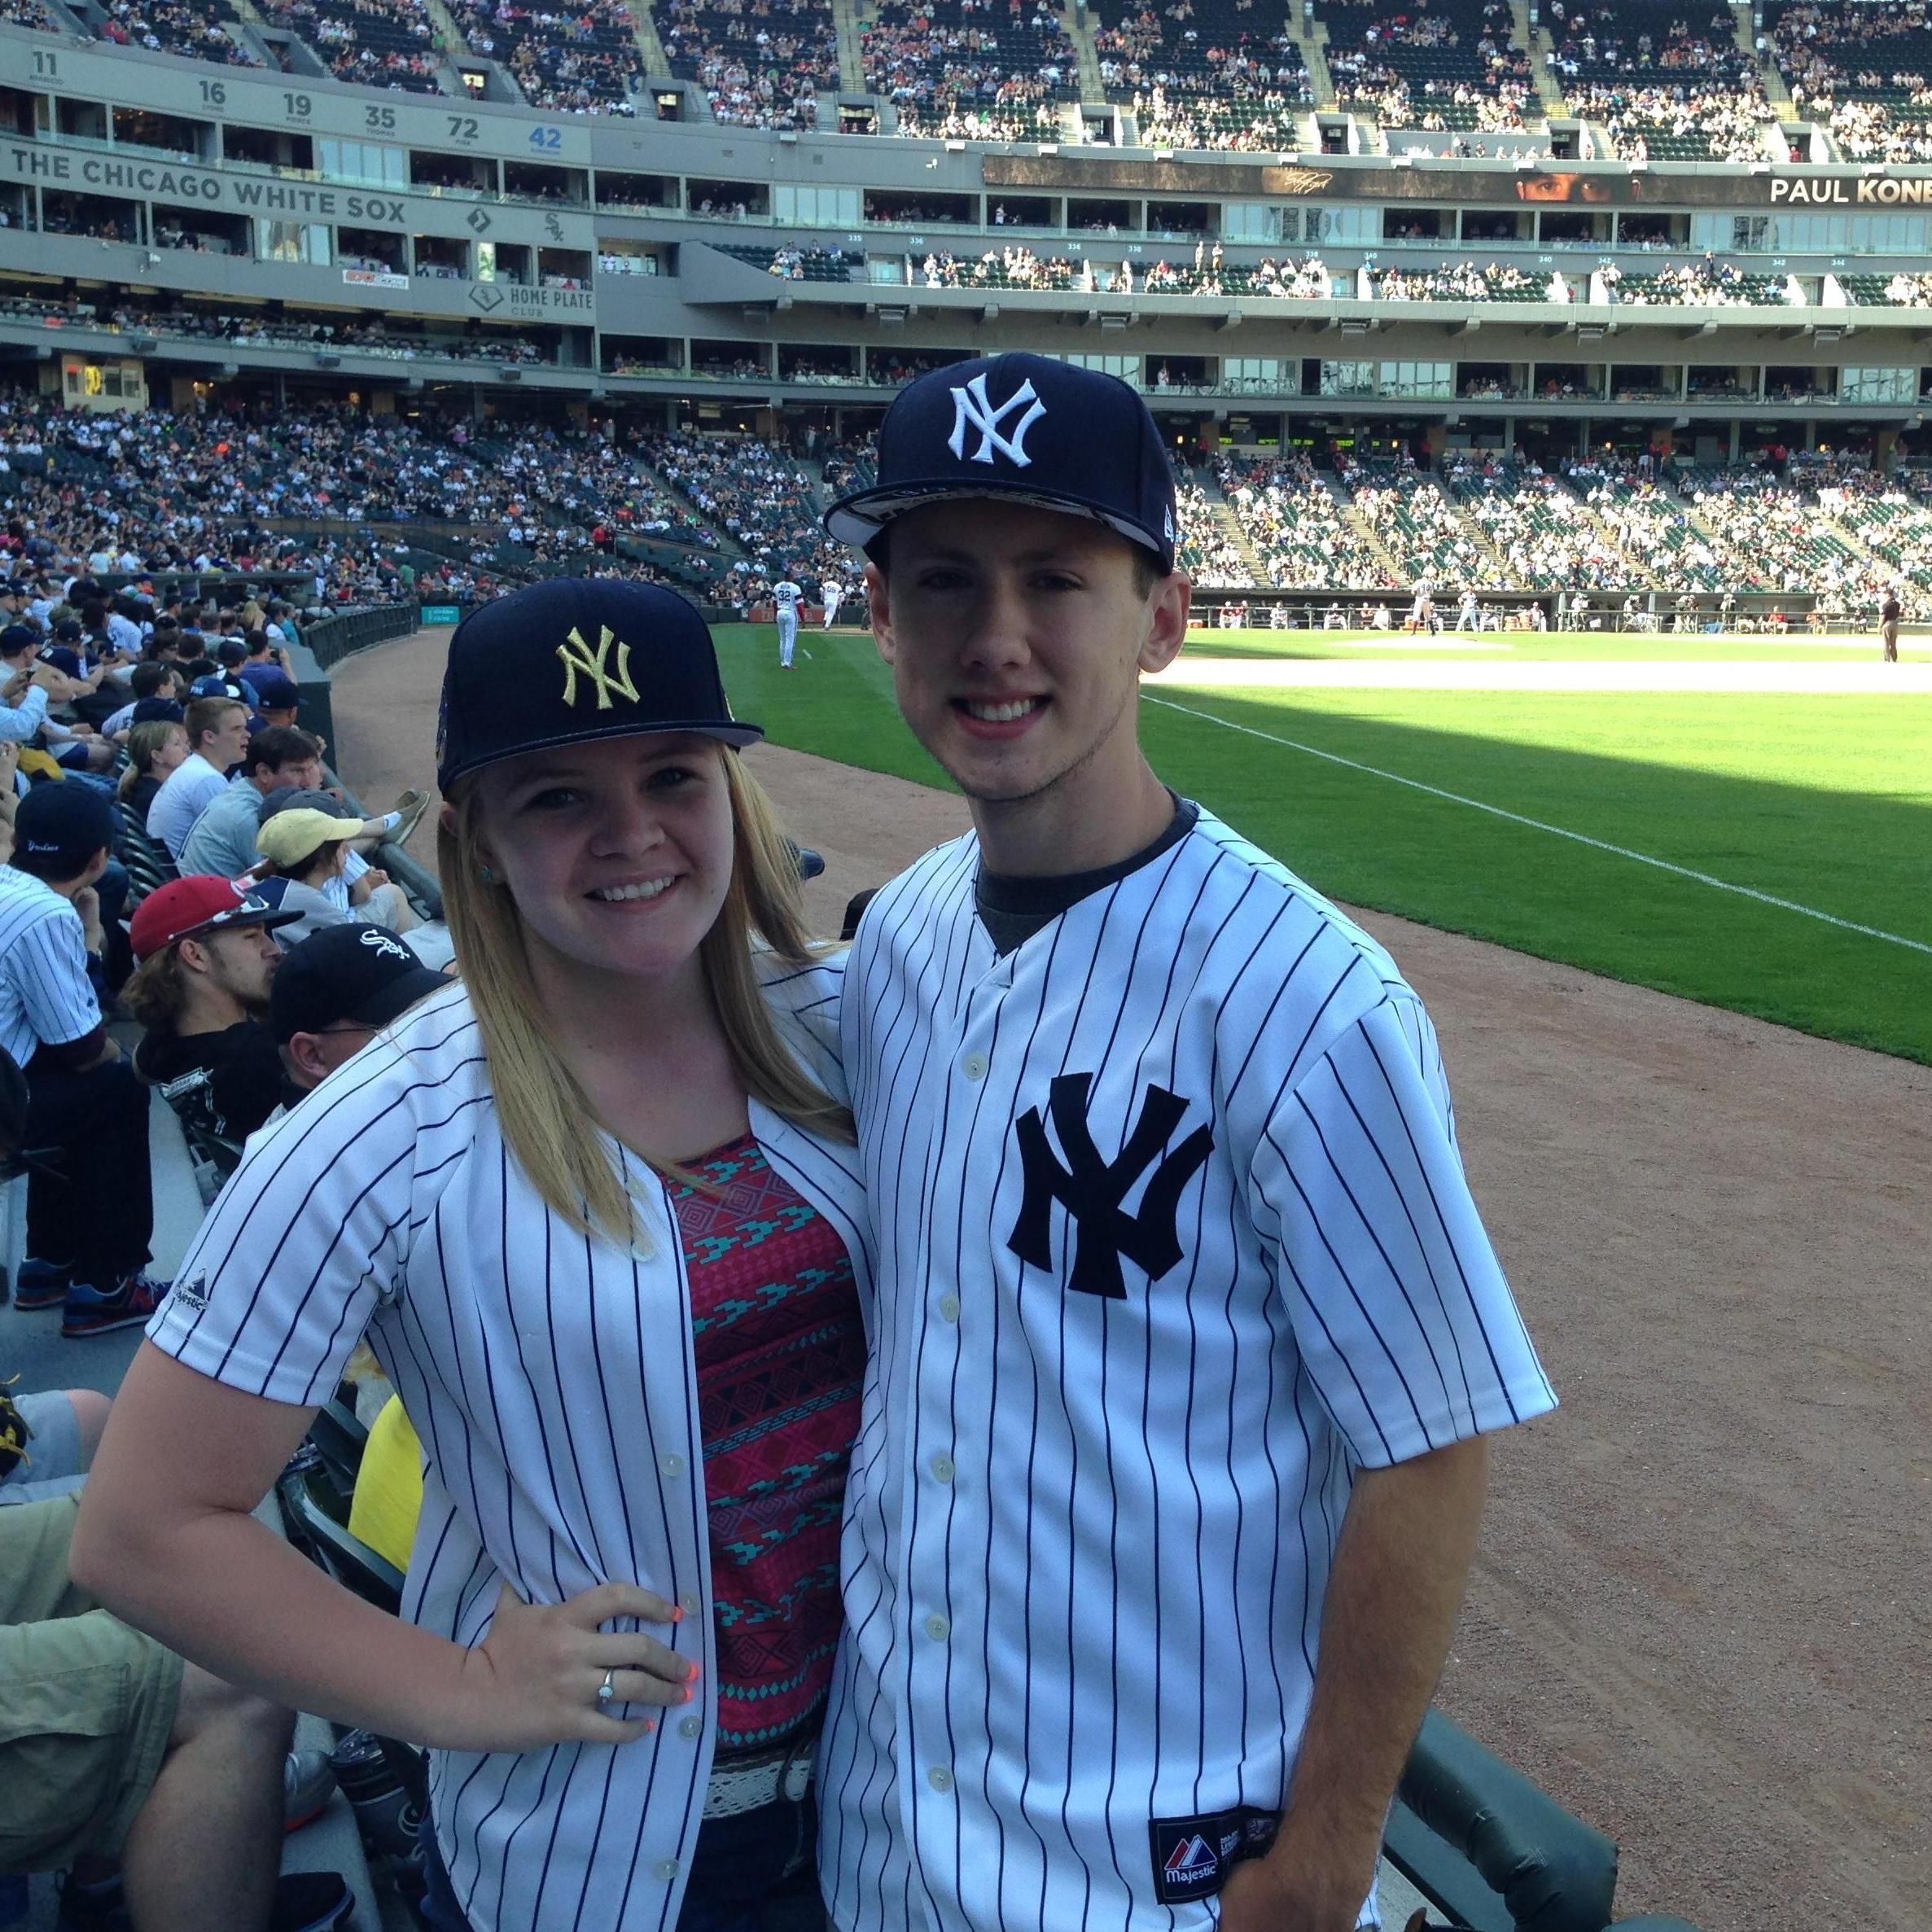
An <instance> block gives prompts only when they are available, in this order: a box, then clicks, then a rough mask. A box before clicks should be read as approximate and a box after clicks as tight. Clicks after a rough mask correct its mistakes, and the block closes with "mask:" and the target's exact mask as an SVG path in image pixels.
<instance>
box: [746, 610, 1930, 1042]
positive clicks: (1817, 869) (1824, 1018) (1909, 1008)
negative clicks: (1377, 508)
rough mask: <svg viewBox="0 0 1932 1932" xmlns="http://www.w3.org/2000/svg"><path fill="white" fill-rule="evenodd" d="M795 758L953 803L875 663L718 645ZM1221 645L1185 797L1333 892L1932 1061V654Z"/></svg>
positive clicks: (1357, 636)
mask: <svg viewBox="0 0 1932 1932" xmlns="http://www.w3.org/2000/svg"><path fill="white" fill-rule="evenodd" d="M718 637H719V643H720V648H721V652H722V654H723V656H724V661H725V677H726V681H727V683H728V685H729V688H730V690H731V692H732V694H733V699H734V703H735V705H736V707H737V708H738V710H739V711H740V712H742V713H743V715H745V716H751V717H756V718H757V719H759V720H760V721H762V722H763V723H764V724H765V725H766V726H767V728H768V730H769V733H770V735H771V737H772V738H773V741H774V742H775V743H779V744H782V745H786V746H790V747H793V748H795V749H796V750H799V751H809V752H813V753H816V754H817V755H818V756H821V757H826V758H830V759H834V760H838V761H839V762H840V763H843V764H851V765H855V766H857V767H860V768H861V769H866V770H871V771H880V772H887V773H893V774H895V775H896V776H898V777H901V778H910V779H913V780H916V781H918V782H924V783H928V784H933V785H943V784H944V782H945V781H944V778H943V777H942V775H941V774H940V772H939V771H938V769H937V768H936V767H935V766H934V764H932V763H931V760H929V759H927V756H926V755H925V754H924V752H923V751H921V750H920V748H919V747H918V745H917V744H916V743H914V742H913V739H912V738H911V736H910V735H909V733H908V732H907V731H906V729H905V726H904V725H903V724H902V723H901V722H900V718H899V716H898V713H897V711H896V708H894V705H893V703H892V686H891V679H890V675H889V673H888V672H887V670H886V668H885V667H884V666H883V664H880V662H879V661H878V656H877V655H876V653H875V652H874V649H873V646H872V643H871V641H870V638H869V637H865V636H864V635H862V634H860V633H856V632H841V633H834V634H832V635H830V636H829V637H828V636H826V635H823V634H821V633H812V632H810V631H807V632H806V633H804V636H803V637H802V639H801V642H802V644H803V646H804V651H808V652H809V653H810V655H809V656H808V657H807V656H804V655H802V654H801V658H800V664H799V665H798V667H797V668H796V669H795V671H792V672H781V671H780V670H779V668H778V654H777V650H776V646H775V644H774V642H773V637H774V633H773V631H772V630H771V629H770V628H769V627H768V626H764V625H749V624H746V625H737V626H730V627H726V628H725V629H721V631H720V632H719V633H718ZM1876 659H1877V651H1876V649H1875V647H1873V646H1870V645H1869V644H1868V643H1867V642H1865V641H1864V640H1851V641H1842V640H1841V641H1837V642H1818V641H1816V640H1811V639H1803V638H1793V639H1790V640H1776V641H1773V640H1769V639H1763V638H1751V637H1742V638H1730V639H1718V638H1702V637H1698V638H1672V637H1659V638H1649V639H1644V638H1619V637H1610V638H1602V637H1580V638H1571V637H1549V636H1543V637H1536V636H1533V635H1531V634H1527V633H1524V634H1521V635H1520V637H1518V636H1517V635H1514V634H1512V635H1508V636H1505V637H1489V638H1485V639H1480V640H1479V639H1475V638H1473V637H1465V638H1463V639H1457V638H1456V637H1453V636H1444V637H1439V638H1436V639H1433V640H1429V641H1427V642H1426V643H1424V644H1423V645H1422V646H1417V644H1416V643H1415V642H1414V641H1413V640H1406V641H1405V640H1404V639H1403V638H1402V637H1400V633H1397V634H1395V635H1394V636H1391V635H1390V634H1389V633H1379V634H1365V633H1319V632H1316V633H1311V632H1268V631H1221V630H1213V631H1203V632H1200V633H1197V634H1196V637H1195V639H1194V640H1193V641H1190V643H1189V649H1188V651H1187V652H1186V653H1185V654H1184V655H1183V657H1182V659H1181V663H1180V664H1178V665H1177V666H1176V668H1175V669H1174V670H1173V671H1172V672H1169V673H1168V674H1167V675H1166V676H1165V677H1163V678H1161V679H1159V680H1157V681H1150V682H1149V683H1148V684H1147V685H1146V686H1145V687H1144V698H1145V700H1146V704H1145V712H1144V723H1143V727H1142V736H1143V739H1144V741H1145V743H1146V746H1147V748H1148V751H1149V754H1150V756H1151V758H1152V760H1153V761H1154V765H1155V767H1156V769H1158V770H1159V772H1160V773H1161V774H1162V776H1163V777H1164V778H1166V779H1167V780H1168V782H1169V783H1171V784H1172V785H1173V786H1176V789H1178V790H1180V791H1184V792H1185V793H1187V794H1189V795H1191V796H1193V797H1194V798H1197V799H1199V800H1201V801H1202V802H1203V804H1206V805H1207V806H1208V807H1209V808H1211V809H1212V810H1213V811H1215V812H1216V813H1219V814H1220V815H1221V816H1222V817H1224V818H1225V819H1227V820H1228V821H1229V823H1231V824H1232V825H1233V826H1236V827H1237V828H1238V829H1239V830H1241V831H1242V832H1243V833H1245V834H1246V835H1247V836H1248V837H1250V838H1251V839H1254V840H1255V842H1256V843H1258V844H1260V845H1261V846H1263V847H1264V848H1266V849H1267V850H1268V851H1269V852H1273V854H1275V855H1276V856H1277V857H1279V858H1280V859H1281V861H1283V862H1284V863H1285V864H1286V865H1289V866H1290V867H1291V868H1293V869H1294V870H1295V871H1296V872H1298V873H1299V874H1301V875H1302V876H1303V878H1307V879H1308V881H1309V882H1310V883H1312V884H1313V885H1315V886H1316V887H1317V888H1319V889H1320V890H1321V891H1322V892H1325V893H1328V894H1330V895H1331V896H1334V897H1335V898H1337V899H1340V900H1346V901H1348V902H1350V903H1352V904H1354V905H1364V906H1369V907H1373V908H1376V909H1380V910H1382V911H1386V912H1391V913H1399V914H1401V915H1402V916H1404V917H1405V918H1411V919H1417V920H1420V921H1422V922H1425V923H1426V924H1429V925H1432V926H1438V927H1444V928H1447V929H1449V930H1451V931H1457V932H1464V933H1469V934H1471V935H1475V936H1477V937H1479V938H1482V939H1485V940H1493V941H1495V942H1496V943H1497V944H1501V945H1505V946H1508V947H1511V948H1515V949H1516V950H1518V951H1520V952H1524V953H1533V954H1536V955H1538V956H1540V957H1544V958H1548V959H1553V960H1559V961H1562V962H1566V963H1567V964H1570V965H1573V966H1581V967H1584V968H1586V969H1587V970H1590V971H1592V972H1596V973H1601V974H1606V975H1610V977H1612V978H1615V979H1624V980H1629V981H1632V982H1634V983H1636V984H1642V985H1646V986H1652V987H1656V988H1659V989H1661V990H1663V991H1664V992H1671V993H1676V994H1680V995H1682V996H1683V997H1686V998H1689V999H1693V1000H1698V1001H1705V1002H1706V1003H1708V1004H1711V1005H1719V1006H1725V1007H1729V1008H1732V1009H1734V1010H1737V1011H1738V1012H1740V1013H1747V1014H1754V1015H1755V1016H1757V1017H1759V1018H1761V1019H1769V1020H1775V1021H1777V1022H1780V1023H1783V1024H1785V1025H1787V1026H1791V1027H1799V1028H1802V1029H1803V1030H1804V1031H1806V1032H1812V1033H1816V1034H1819V1035H1821V1036H1825V1037H1827V1038H1830V1039H1834V1040H1847V1041H1850V1042H1851V1043H1853V1044H1855V1045H1860V1046H1867V1047H1873V1048H1876V1049H1879V1050H1881V1051H1882V1052H1886V1053H1890V1054H1901V1055H1904V1056H1905V1057H1908V1058H1912V1059H1915V1060H1919V1061H1922V1062H1928V1063H1932V652H1929V651H1926V650H1925V648H1923V647H1922V646H1921V647H1918V648H1913V647H1912V646H1910V645H1909V644H1908V648H1907V651H1906V653H1905V659H1906V661H1905V662H1904V663H1903V664H1899V665H1881V664H1878V663H1877V661H1876Z"/></svg>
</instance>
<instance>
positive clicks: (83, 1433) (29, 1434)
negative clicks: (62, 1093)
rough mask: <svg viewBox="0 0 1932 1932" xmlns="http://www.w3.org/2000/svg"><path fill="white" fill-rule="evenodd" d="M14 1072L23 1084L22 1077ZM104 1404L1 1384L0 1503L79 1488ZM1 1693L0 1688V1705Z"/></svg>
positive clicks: (91, 1397) (80, 1392) (67, 1392)
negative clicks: (29, 1391) (24, 1390)
mask: <svg viewBox="0 0 1932 1932" xmlns="http://www.w3.org/2000/svg"><path fill="white" fill-rule="evenodd" d="M13 1071H14V1076H15V1078H16V1079H17V1080H20V1083H21V1086H22V1088H23V1089H24V1088H25V1085H26V1076H24V1074H22V1073H21V1072H20V1069H19V1068H18V1067H15V1069H14V1070H13ZM20 1171H21V1172H23V1173H24V1172H26V1168H25V1166H24V1163H22V1165H21V1168H20ZM108 1406H109V1405H108V1400H107V1397H106V1396H105V1395H103V1394H102V1393H101V1392H100V1391H99V1389H43V1390H41V1391H38V1392H37V1393H28V1394H25V1395H22V1394H20V1393H17V1392H15V1391H13V1390H11V1388H7V1387H0V1505H5V1506H7V1507H9V1508H14V1509H17V1508H19V1507H20V1505H22V1504H24V1503H38V1502H44V1501H45V1500H46V1499H47V1498H48V1497H49V1496H69V1495H72V1493H73V1492H74V1491H75V1490H77V1489H78V1488H79V1487H81V1483H82V1482H83V1481H85V1479H86V1475H87V1471H88V1468H89V1466H90V1465H91V1464H92V1462H93V1461H94V1450H95V1449H96V1448H99V1444H100V1439H101V1431H102V1430H103V1429H104V1428H106V1427H107V1409H108ZM4 1697H5V1692H4V1689H0V1706H3V1702H4Z"/></svg>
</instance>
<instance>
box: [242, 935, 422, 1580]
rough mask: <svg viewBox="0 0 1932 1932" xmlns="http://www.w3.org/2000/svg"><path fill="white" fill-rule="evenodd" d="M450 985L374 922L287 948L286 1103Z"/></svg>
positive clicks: (273, 1027)
mask: <svg viewBox="0 0 1932 1932" xmlns="http://www.w3.org/2000/svg"><path fill="white" fill-rule="evenodd" d="M448 984H449V981H448V980H447V979H445V977H444V976H443V975H442V974H440V973H436V972H432V971H431V970H430V969H429V968H428V967H427V966H424V965H423V962H421V961H420V960H419V959H418V958H417V957H416V955H415V954H414V953H412V952H411V951H410V949H409V948H408V947H407V946H405V945H404V944H403V943H402V941H401V940H399V939H396V938H393V937H392V935H390V934H388V933H387V932H385V931H383V929H382V928H381V927H379V926H331V927H328V928H326V930H325V931H321V932H318V933H314V934H312V935H310V936H309V938H307V939H305V940H302V941H301V942H300V944H296V945H294V946H291V947H290V948H289V949H288V952H287V955H286V957H284V958H283V962H282V964H281V966H280V967H279V968H278V970H277V972H276V974H275V977H274V983H273V984H272V985H271V986H270V987H269V1032H271V1033H272V1034H274V1037H275V1044H276V1046H277V1047H278V1049H280V1052H281V1054H282V1071H283V1104H284V1105H285V1106H290V1107H293V1106H295V1105H296V1102H298V1101H300V1099H301V1097H302V1096H303V1095H304V1094H305V1093H312V1092H313V1090H314V1089H316V1088H318V1087H319V1086H320V1085H321V1084H322V1082H323V1081H324V1080H326V1079H327V1078H328V1077H329V1076H330V1075H331V1073H333V1072H334V1071H335V1069H336V1068H337V1067H340V1066H341V1065H342V1064H343V1062H344V1061H346V1060H348V1058H350V1057H351V1056H352V1055H353V1054H358V1053H360V1052H361V1050H362V1049H363V1048H364V1047H366V1045H368V1044H369V1043H370V1040H373V1039H374V1038H375V1036H376V1035H377V1034H378V1033H379V1032H381V1031H382V1029H383V1027H386V1026H388V1023H390V1021H392V1019H400V1018H401V1015H402V1014H405V1013H406V1012H407V1011H408V1010H410V1007H412V1006H413V1005H415V1003H416V1002H417V1001H418V1000H423V999H427V998H428V997H429V996H430V995H431V994H432V992H441V991H442V989H443V988H445V986H447V985H448ZM398 1567H400V1566H398Z"/></svg>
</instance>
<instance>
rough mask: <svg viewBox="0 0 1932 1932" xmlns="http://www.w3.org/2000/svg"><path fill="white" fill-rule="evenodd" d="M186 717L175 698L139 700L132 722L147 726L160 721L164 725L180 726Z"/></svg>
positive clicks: (135, 701) (135, 704)
mask: <svg viewBox="0 0 1932 1932" xmlns="http://www.w3.org/2000/svg"><path fill="white" fill-rule="evenodd" d="M185 716H186V713H185V712H183V711H182V708H181V706H180V704H179V703H177V701H176V700H175V699H173V698H137V699H135V700H134V717H133V719H132V721H131V722H133V723H134V724H137V725H146V724H148V723H150V722H151V721H156V720H159V721H161V722H162V723H164V724H169V725H178V724H180V723H182V721H183V719H184V718H185Z"/></svg>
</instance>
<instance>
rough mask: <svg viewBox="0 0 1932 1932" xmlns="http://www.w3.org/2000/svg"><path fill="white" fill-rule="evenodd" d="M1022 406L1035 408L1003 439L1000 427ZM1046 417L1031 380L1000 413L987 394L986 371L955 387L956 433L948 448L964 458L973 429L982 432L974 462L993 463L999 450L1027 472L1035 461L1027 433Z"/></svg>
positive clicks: (1003, 404)
mask: <svg viewBox="0 0 1932 1932" xmlns="http://www.w3.org/2000/svg"><path fill="white" fill-rule="evenodd" d="M1022 403H1031V404H1032V405H1033V406H1032V408H1031V409H1030V410H1027V413H1026V414H1025V415H1023V416H1022V417H1021V418H1020V419H1019V423H1017V424H1016V425H1015V426H1014V431H1013V433H1012V434H1011V435H1010V436H1001V434H1000V425H1001V423H1004V422H1005V420H1006V418H1008V417H1009V416H1010V415H1011V414H1013V412H1014V410H1017V409H1018V408H1019V406H1020V405H1021V404H1022ZM1045 414H1046V405H1045V403H1043V402H1042V401H1040V398H1039V397H1038V396H1036V395H1035V394H1034V392H1033V385H1032V382H1031V380H1028V381H1027V382H1023V383H1021V384H1020V386H1019V388H1017V389H1015V390H1014V392H1013V393H1012V394H1011V395H1010V396H1008V397H1007V398H1006V400H1005V401H1004V402H1003V403H1001V405H1000V406H999V407H998V408H997V410H996V409H995V408H994V407H993V406H992V398H991V397H989V396H988V395H987V393H986V377H985V375H984V372H982V373H981V374H980V375H976V376H975V377H974V378H973V379H972V380H971V381H970V383H961V384H958V385H956V386H955V388H953V433H952V435H951V436H948V438H947V439H946V447H947V448H948V449H950V450H951V451H952V452H953V455H954V456H956V457H964V456H965V455H966V431H967V429H968V428H969V427H971V428H973V429H976V430H978V431H979V448H978V449H975V451H974V452H973V453H972V457H971V458H970V460H971V461H972V462H976V463H989V462H992V453H993V452H994V450H996V449H997V450H998V451H999V453H1000V454H1001V456H1003V457H1005V458H1006V460H1007V462H1010V463H1011V464H1012V465H1013V467H1014V468H1015V469H1018V470H1023V469H1025V468H1026V467H1027V465H1028V464H1029V463H1030V462H1032V460H1033V459H1032V458H1031V457H1030V456H1028V455H1027V431H1028V430H1030V429H1031V428H1032V427H1033V425H1034V424H1035V423H1037V422H1038V421H1039V420H1040V418H1041V417H1042V416H1044V415H1045Z"/></svg>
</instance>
